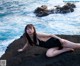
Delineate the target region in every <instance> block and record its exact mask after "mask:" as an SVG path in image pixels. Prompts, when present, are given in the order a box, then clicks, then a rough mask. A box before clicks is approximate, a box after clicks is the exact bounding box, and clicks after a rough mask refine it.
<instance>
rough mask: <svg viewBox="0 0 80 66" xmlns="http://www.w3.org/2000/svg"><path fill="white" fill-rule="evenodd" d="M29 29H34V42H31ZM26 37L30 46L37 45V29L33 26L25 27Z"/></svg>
mask: <svg viewBox="0 0 80 66" xmlns="http://www.w3.org/2000/svg"><path fill="white" fill-rule="evenodd" d="M27 28H33V29H34V33H33V41H32V40H31V38H30V37H29V35H28V33H27V32H26V30H27ZM25 35H26V37H27V40H28V42H29V44H30V45H34V44H36V43H37V40H36V39H37V38H36V30H35V27H34V25H33V24H28V25H26V27H25Z"/></svg>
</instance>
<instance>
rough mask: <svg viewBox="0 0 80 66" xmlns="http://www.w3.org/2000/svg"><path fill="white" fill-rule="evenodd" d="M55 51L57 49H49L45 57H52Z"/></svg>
mask: <svg viewBox="0 0 80 66" xmlns="http://www.w3.org/2000/svg"><path fill="white" fill-rule="evenodd" d="M55 50H57V48H51V49H48V50H47V52H46V56H47V57H53V52H54V51H55Z"/></svg>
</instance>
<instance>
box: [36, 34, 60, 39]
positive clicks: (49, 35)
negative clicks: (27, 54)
mask: <svg viewBox="0 0 80 66" xmlns="http://www.w3.org/2000/svg"><path fill="white" fill-rule="evenodd" d="M37 35H38V36H39V37H43V38H45V37H49V38H50V37H54V38H57V39H61V38H60V37H58V36H56V35H51V34H45V33H37Z"/></svg>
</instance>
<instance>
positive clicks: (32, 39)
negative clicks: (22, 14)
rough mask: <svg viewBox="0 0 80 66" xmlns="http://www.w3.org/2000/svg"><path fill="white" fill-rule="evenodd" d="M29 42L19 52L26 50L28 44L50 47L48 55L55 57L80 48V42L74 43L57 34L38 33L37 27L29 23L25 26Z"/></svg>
mask: <svg viewBox="0 0 80 66" xmlns="http://www.w3.org/2000/svg"><path fill="white" fill-rule="evenodd" d="M24 34H25V35H26V38H27V41H26V42H27V43H26V44H25V45H24V47H23V48H21V49H18V52H21V51H24V50H25V48H27V46H28V44H30V45H32V46H33V45H36V46H41V47H45V48H48V50H47V52H46V56H47V57H54V56H56V55H59V54H61V53H63V52H67V51H73V50H74V49H78V48H80V44H79V43H74V42H71V41H68V40H65V39H62V38H60V37H58V36H56V35H46V34H39V33H36V30H35V27H34V26H33V25H32V24H28V25H27V26H26V27H25V33H24Z"/></svg>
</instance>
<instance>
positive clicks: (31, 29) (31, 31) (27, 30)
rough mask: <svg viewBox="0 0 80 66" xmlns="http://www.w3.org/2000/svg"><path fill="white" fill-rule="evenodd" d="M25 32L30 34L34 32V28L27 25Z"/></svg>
mask: <svg viewBox="0 0 80 66" xmlns="http://www.w3.org/2000/svg"><path fill="white" fill-rule="evenodd" d="M26 32H27V33H28V34H29V35H32V34H33V33H34V28H33V27H31V28H30V27H27V29H26Z"/></svg>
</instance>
